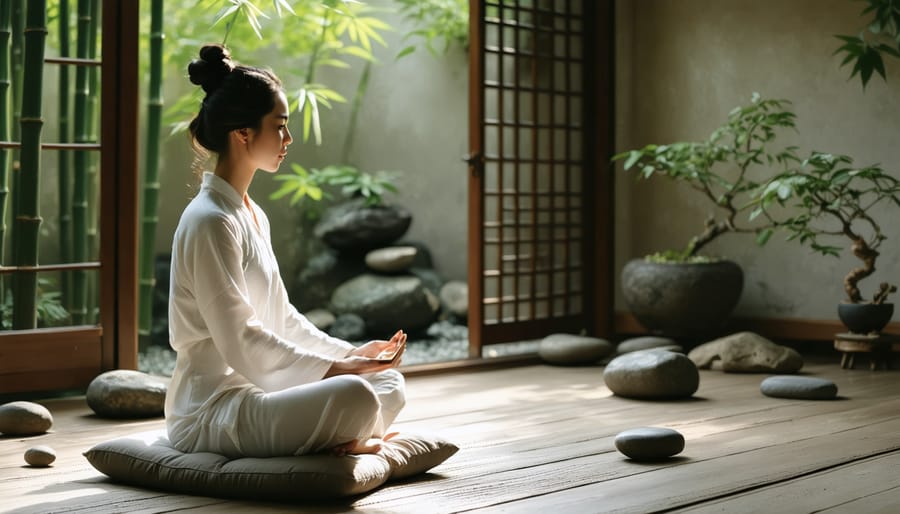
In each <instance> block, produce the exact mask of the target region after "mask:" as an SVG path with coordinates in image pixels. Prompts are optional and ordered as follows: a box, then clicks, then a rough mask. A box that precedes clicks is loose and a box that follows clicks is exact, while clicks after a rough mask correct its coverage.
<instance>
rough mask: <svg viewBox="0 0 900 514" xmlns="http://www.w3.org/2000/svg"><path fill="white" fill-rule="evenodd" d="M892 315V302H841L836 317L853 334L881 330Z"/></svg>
mask: <svg viewBox="0 0 900 514" xmlns="http://www.w3.org/2000/svg"><path fill="white" fill-rule="evenodd" d="M893 315H894V304H892V303H879V304H873V303H841V304H838V317H839V318H840V319H841V321H842V322H843V323H844V325H846V326H847V329H848V330H850V332H853V333H854V334H869V333H872V332H876V333H877V332H881V330H882V329H883V328H884V327H885V326H886V325H887V324H888V323H889V322H890V321H891V317H892V316H893Z"/></svg>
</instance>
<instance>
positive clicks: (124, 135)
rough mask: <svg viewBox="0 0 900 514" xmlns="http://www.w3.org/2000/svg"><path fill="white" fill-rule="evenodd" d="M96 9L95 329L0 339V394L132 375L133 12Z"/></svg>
mask: <svg viewBox="0 0 900 514" xmlns="http://www.w3.org/2000/svg"><path fill="white" fill-rule="evenodd" d="M101 1H102V2H103V3H102V38H103V39H102V55H101V61H102V67H101V107H100V109H101V114H100V119H101V126H100V144H101V150H100V151H101V154H100V184H101V187H100V220H99V224H100V262H101V265H100V270H99V273H100V290H99V296H100V300H99V304H100V319H99V324H98V325H96V326H86V325H85V326H71V327H62V328H52V329H36V330H15V331H8V332H0V393H3V394H6V393H17V392H32V391H49V390H62V389H78V388H83V387H85V386H87V384H88V383H89V382H90V381H91V380H92V379H93V378H94V377H96V376H97V375H98V374H99V373H101V372H103V371H106V370H110V369H116V368H129V369H135V368H137V255H138V252H137V245H138V223H137V212H138V208H137V207H138V188H137V178H138V166H137V163H138V157H137V154H138V130H137V127H138V119H139V117H138V111H137V106H138V86H137V79H138V30H139V27H138V19H139V17H138V15H139V4H138V2H136V1H124V2H120V1H118V0H101Z"/></svg>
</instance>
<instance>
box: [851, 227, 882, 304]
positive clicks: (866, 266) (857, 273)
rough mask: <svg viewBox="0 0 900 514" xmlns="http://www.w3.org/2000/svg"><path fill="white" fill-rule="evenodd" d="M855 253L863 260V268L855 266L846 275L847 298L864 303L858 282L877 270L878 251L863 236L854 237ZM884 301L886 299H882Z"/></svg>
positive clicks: (852, 301)
mask: <svg viewBox="0 0 900 514" xmlns="http://www.w3.org/2000/svg"><path fill="white" fill-rule="evenodd" d="M853 255H855V256H856V257H858V258H859V260H861V261H862V262H863V265H862V267H861V268H855V269H853V270H851V271H850V273H848V274H847V276H846V277H844V291H846V292H847V299H848V300H849V301H850V303H863V301H862V295H861V294H860V292H859V287H858V286H857V284H858V283H859V281H860V280H862V279H864V278H866V277H868V276H869V275H871V274H872V273H874V272H875V259H877V258H878V255H879V254H878V252H877V251H876V250H874V249H872V248H871V247H870V246H869V245H868V243H866V241H865V240H864V239H863V238H861V237H854V238H853ZM882 301H884V300H883V299H882Z"/></svg>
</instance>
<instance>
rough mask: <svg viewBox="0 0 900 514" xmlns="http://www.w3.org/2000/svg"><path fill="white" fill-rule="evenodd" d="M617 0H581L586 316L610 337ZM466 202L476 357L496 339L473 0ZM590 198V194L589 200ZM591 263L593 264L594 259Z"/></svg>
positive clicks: (479, 27)
mask: <svg viewBox="0 0 900 514" xmlns="http://www.w3.org/2000/svg"><path fill="white" fill-rule="evenodd" d="M614 4H615V2H614V0H587V1H585V2H584V10H583V12H582V16H583V20H582V23H583V34H584V36H583V38H584V48H583V52H584V61H585V63H586V65H585V66H584V74H585V75H584V77H583V80H584V83H585V87H584V95H583V102H584V103H583V106H582V108H583V110H584V112H585V113H587V114H586V115H585V116H584V145H583V152H584V156H583V164H582V169H583V170H585V173H584V177H585V180H584V183H583V188H584V195H585V196H584V198H585V201H583V202H582V205H583V209H584V211H583V216H582V218H583V220H584V231H585V235H584V242H585V244H584V245H583V247H582V252H583V257H582V262H583V263H584V267H583V269H584V273H583V275H582V282H583V283H582V291H583V299H584V300H583V301H584V305H583V316H584V318H585V319H583V322H582V323H580V325H581V326H583V327H585V329H586V330H587V331H588V332H589V333H591V335H596V336H601V337H609V336H610V335H612V332H613V328H614V327H613V305H614V303H613V302H614V281H613V276H614V252H613V241H614V232H613V215H614V212H615V211H614V201H613V198H614V181H613V173H612V171H613V168H612V166H611V165H610V164H609V163H610V158H611V156H612V149H613V113H614V109H613V106H614V99H613V92H614V47H613V42H614V24H615V16H614V14H615V13H614ZM469 9H470V15H469V156H468V159H467V162H468V169H469V193H468V194H469V205H468V234H469V236H468V247H469V251H468V285H469V314H468V324H469V357H470V358H479V357H480V356H481V349H482V348H483V346H484V345H486V344H491V343H493V342H499V341H492V340H489V339H490V338H491V336H490V333H488V334H487V338H486V337H485V336H486V334H485V326H484V321H485V319H484V317H485V313H484V303H483V298H484V272H483V270H484V264H485V262H484V249H483V247H482V246H481V241H482V239H483V238H482V231H483V220H484V201H483V197H482V188H483V187H484V184H483V181H482V180H483V177H484V171H485V148H484V140H483V135H484V123H483V120H484V115H485V100H484V98H485V94H484V85H483V84H484V77H485V62H484V61H485V60H484V54H483V51H482V48H483V45H484V41H485V23H483V18H484V16H485V1H484V0H470V2H469ZM587 200H590V201H587ZM589 263H594V264H595V265H594V266H589V265H588V264H589ZM548 326H549V325H547V324H545V323H541V322H534V323H529V324H528V326H527V327H526V326H524V325H523V326H522V327H520V328H519V329H518V330H516V331H515V332H516V333H515V334H507V335H508V336H510V337H505V338H504V340H508V339H512V338H518V339H527V338H532V339H533V338H535V337H540V336H541V335H544V334H541V333H538V332H540V331H541V329H542V328H543V329H547V327H548Z"/></svg>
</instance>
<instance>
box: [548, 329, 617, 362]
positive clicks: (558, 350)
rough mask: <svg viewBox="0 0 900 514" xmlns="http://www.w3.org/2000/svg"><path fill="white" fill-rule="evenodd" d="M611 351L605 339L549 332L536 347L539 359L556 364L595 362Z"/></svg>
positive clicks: (611, 348)
mask: <svg viewBox="0 0 900 514" xmlns="http://www.w3.org/2000/svg"><path fill="white" fill-rule="evenodd" d="M612 352H613V346H612V344H611V343H610V342H609V341H607V340H605V339H600V338H597V337H585V336H579V335H573V334H551V335H549V336H547V337H545V338H544V339H543V340H542V341H541V344H540V346H539V347H538V355H539V356H540V357H541V359H543V360H544V362H546V363H548V364H555V365H557V366H578V365H590V364H595V363H596V362H597V361H599V360H600V359H602V358H604V357H606V356H607V355H609V354H610V353H612Z"/></svg>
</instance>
